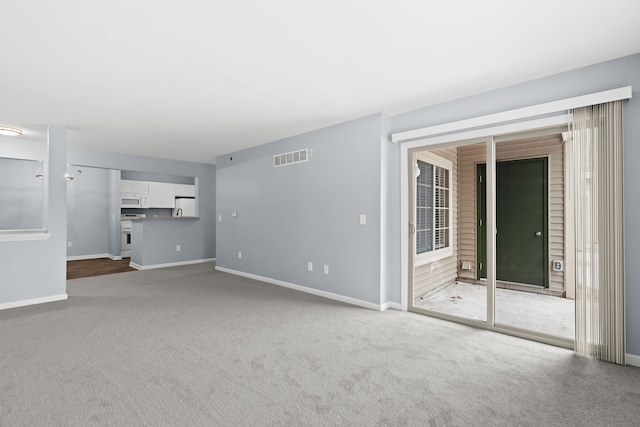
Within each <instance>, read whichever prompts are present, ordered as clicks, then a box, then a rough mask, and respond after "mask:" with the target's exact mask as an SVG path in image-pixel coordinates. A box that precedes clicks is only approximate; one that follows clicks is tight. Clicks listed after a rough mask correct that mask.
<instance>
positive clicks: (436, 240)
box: [415, 154, 452, 262]
mask: <svg viewBox="0 0 640 427" xmlns="http://www.w3.org/2000/svg"><path fill="white" fill-rule="evenodd" d="M417 164H418V168H419V169H420V175H419V176H418V177H417V178H416V187H415V189H416V205H415V206H416V216H415V221H416V224H415V226H416V231H415V242H416V244H415V247H416V258H417V259H418V260H423V261H425V262H431V261H434V260H435V259H438V258H443V257H446V256H451V254H452V251H451V162H448V161H447V160H445V159H443V158H441V157H439V156H435V155H431V154H430V155H429V156H426V155H424V154H421V155H419V156H418V159H417Z"/></svg>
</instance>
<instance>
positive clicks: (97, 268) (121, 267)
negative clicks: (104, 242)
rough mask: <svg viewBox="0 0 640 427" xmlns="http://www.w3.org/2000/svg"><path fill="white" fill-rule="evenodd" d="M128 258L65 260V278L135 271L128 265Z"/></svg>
mask: <svg viewBox="0 0 640 427" xmlns="http://www.w3.org/2000/svg"><path fill="white" fill-rule="evenodd" d="M129 261H130V260H129V258H125V259H122V260H117V261H114V260H112V259H110V258H96V259H82V260H78V261H67V280H72V279H81V278H83V277H94V276H104V275H105V274H114V273H123V272H125V271H136V269H135V268H133V267H129Z"/></svg>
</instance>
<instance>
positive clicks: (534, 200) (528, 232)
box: [477, 158, 549, 287]
mask: <svg viewBox="0 0 640 427" xmlns="http://www.w3.org/2000/svg"><path fill="white" fill-rule="evenodd" d="M547 168H548V165H547V159H546V158H538V159H526V160H513V161H506V162H498V163H497V164H496V207H497V212H496V223H497V229H498V231H497V234H496V279H497V280H502V281H506V282H515V283H526V284H529V285H537V286H543V287H548V286H549V283H548V274H547V273H548V268H549V267H548V264H549V263H548V262H547V258H548V255H547V253H548V244H547V242H548V226H547V224H548V222H547V221H548V219H547V211H548V209H547V204H548V189H547V188H548V185H547V181H548V174H547V170H548V169H547ZM477 172H478V187H477V188H478V198H477V200H478V234H477V236H478V237H477V242H478V245H477V250H478V260H480V263H479V265H478V275H479V277H482V278H486V277H487V276H486V261H487V256H486V227H485V224H486V212H487V209H486V194H485V188H486V178H485V173H486V165H484V164H481V165H478V169H477Z"/></svg>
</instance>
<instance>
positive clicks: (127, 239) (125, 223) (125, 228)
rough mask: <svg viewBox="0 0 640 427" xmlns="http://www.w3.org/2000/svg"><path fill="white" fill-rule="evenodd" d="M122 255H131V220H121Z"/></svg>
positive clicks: (124, 256) (123, 256)
mask: <svg viewBox="0 0 640 427" xmlns="http://www.w3.org/2000/svg"><path fill="white" fill-rule="evenodd" d="M120 256H121V257H122V258H129V257H131V220H122V221H120Z"/></svg>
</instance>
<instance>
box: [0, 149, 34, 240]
mask: <svg viewBox="0 0 640 427" xmlns="http://www.w3.org/2000/svg"><path fill="white" fill-rule="evenodd" d="M41 167H42V163H41V162H39V161H37V160H23V159H9V158H4V157H0V230H26V229H40V228H42V218H43V217H42V215H43V196H44V192H43V189H44V186H43V181H42V180H41V179H37V178H36V177H35V175H36V171H38V169H39V168H41Z"/></svg>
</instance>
